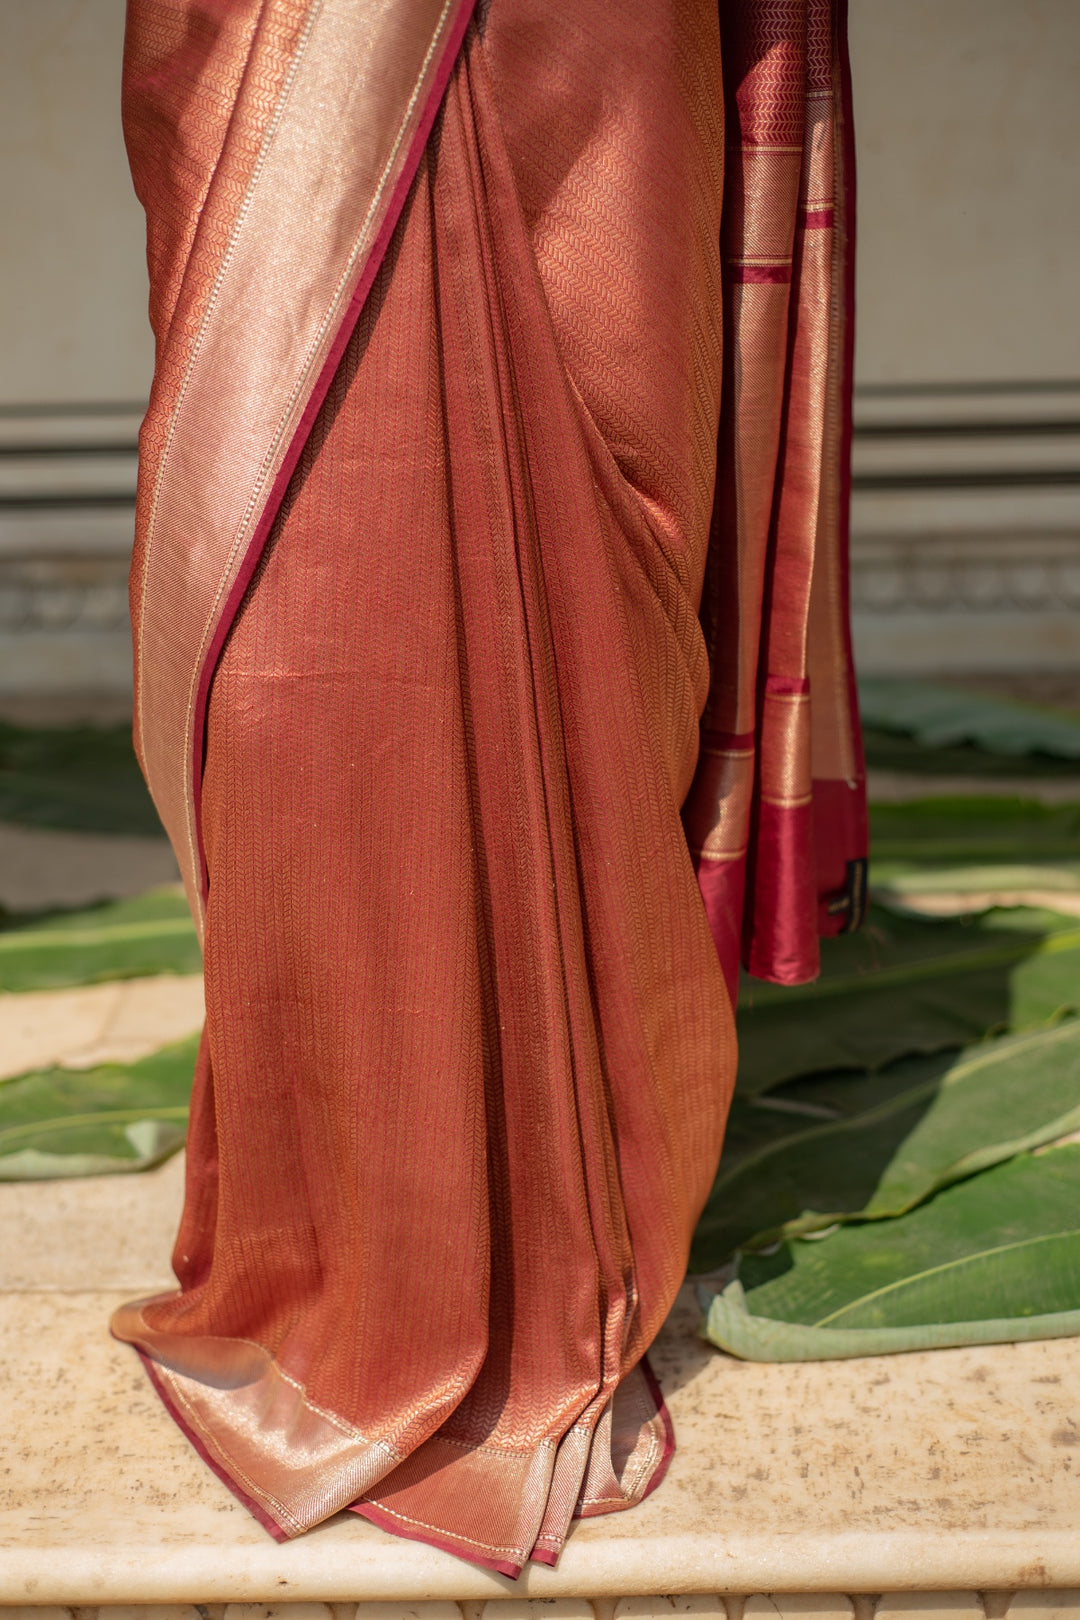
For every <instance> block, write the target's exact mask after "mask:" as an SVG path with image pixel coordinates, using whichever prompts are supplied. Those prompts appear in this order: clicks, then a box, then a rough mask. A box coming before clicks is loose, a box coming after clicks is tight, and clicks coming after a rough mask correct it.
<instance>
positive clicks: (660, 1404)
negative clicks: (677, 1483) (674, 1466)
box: [640, 1355, 675, 1502]
mask: <svg viewBox="0 0 1080 1620" xmlns="http://www.w3.org/2000/svg"><path fill="white" fill-rule="evenodd" d="M641 1370H642V1372H643V1373H644V1374H645V1382H646V1383H647V1384H648V1386H649V1393H650V1394H651V1395H652V1398H653V1400H654V1401H655V1402H656V1415H657V1417H658V1418H659V1419H660V1421H661V1423H662V1424H663V1426H664V1449H663V1451H662V1452H661V1454H660V1461H659V1462H658V1463H657V1465H656V1468H655V1469H654V1471H653V1476H652V1478H651V1479H650V1481H649V1483H648V1484H647V1485H646V1487H645V1489H644V1491H642V1493H641V1498H640V1500H641V1501H642V1502H644V1500H645V1498H646V1497H647V1496H651V1495H652V1493H653V1491H655V1490H656V1488H657V1487H658V1486H659V1485H662V1484H663V1483H664V1476H665V1475H666V1474H667V1471H668V1469H669V1468H670V1467H671V1459H672V1457H674V1455H675V1425H674V1424H673V1423H672V1421H671V1413H670V1412H669V1411H668V1405H667V1401H665V1399H664V1392H663V1390H662V1389H661V1388H660V1380H659V1378H657V1376H656V1374H655V1373H654V1372H653V1368H652V1362H651V1361H650V1360H649V1358H648V1356H647V1355H645V1356H642V1358H641Z"/></svg>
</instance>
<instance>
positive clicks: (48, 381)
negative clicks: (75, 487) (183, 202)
mask: <svg viewBox="0 0 1080 1620" xmlns="http://www.w3.org/2000/svg"><path fill="white" fill-rule="evenodd" d="M123 36H124V0H0V222H2V224H0V230H2V233H3V251H2V253H0V404H18V405H24V404H32V403H37V402H57V401H60V402H64V403H72V402H75V401H84V400H95V401H96V400H138V399H145V397H146V392H147V388H148V386H149V375H150V365H151V360H152V351H151V346H150V337H149V331H148V328H147V322H146V272H145V261H144V256H143V223H142V213H141V210H140V209H139V206H138V204H137V203H136V201H135V198H134V196H133V195H132V191H131V181H130V178H129V176H128V172H127V163H126V160H125V157H124V146H123V140H122V137H121V133H120V55H121V49H122V45H123Z"/></svg>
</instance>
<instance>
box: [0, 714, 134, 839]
mask: <svg viewBox="0 0 1080 1620" xmlns="http://www.w3.org/2000/svg"><path fill="white" fill-rule="evenodd" d="M0 821H14V822H20V823H22V824H23V825H24V826H29V827H56V828H66V829H69V830H72V831H82V832H105V833H126V834H129V835H141V836H144V837H148V838H162V837H164V833H163V831H162V827H161V822H160V821H159V819H158V814H157V811H156V810H155V809H154V805H153V801H152V799H151V798H150V795H149V793H148V792H147V789H146V784H145V782H144V781H143V779H142V773H141V772H140V770H139V766H138V761H137V760H136V758H135V751H134V749H133V747H132V744H131V727H130V725H123V726H71V727H66V728H62V729H61V728H55V727H48V728H45V727H41V728H28V727H24V726H13V725H9V724H5V723H0Z"/></svg>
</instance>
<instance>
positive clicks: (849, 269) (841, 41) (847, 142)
mask: <svg viewBox="0 0 1080 1620" xmlns="http://www.w3.org/2000/svg"><path fill="white" fill-rule="evenodd" d="M836 6H837V13H836V25H837V58H838V66H839V70H840V72H839V78H840V87H839V88H840V135H841V142H840V149H841V152H842V154H843V165H844V305H845V308H844V317H845V318H844V371H843V390H844V392H843V400H844V417H843V431H842V436H841V440H840V524H841V529H840V533H841V539H842V542H843V543H842V545H841V548H840V565H841V581H842V589H843V592H844V606H845V610H846V611H845V613H844V649H845V651H846V653H847V674H848V701H849V703H850V705H851V735H852V741H853V743H854V747H855V765H856V769H857V771H858V773H859V775H858V780H859V782H860V784H865V782H866V756H865V754H864V752H863V742H862V725H861V722H860V719H859V689H858V687H857V685H856V682H855V652H854V647H853V645H852V638H851V440H852V433H853V429H854V411H853V405H852V394H853V391H854V386H855V212H856V196H855V124H854V108H853V97H852V87H851V52H850V50H849V48H848V0H836ZM859 795H860V804H859V806H858V814H857V823H856V824H857V831H858V835H859V848H858V849H856V850H855V851H854V852H853V853H854V854H855V855H858V856H862V855H865V854H866V852H867V845H868V842H869V836H868V824H867V814H866V789H865V785H863V786H861V788H860V790H859Z"/></svg>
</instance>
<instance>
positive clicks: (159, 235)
mask: <svg viewBox="0 0 1080 1620" xmlns="http://www.w3.org/2000/svg"><path fill="white" fill-rule="evenodd" d="M842 89H843V30H842V19H840V18H839V17H838V15H837V14H836V13H835V8H830V6H829V4H828V3H827V0H821V3H819V4H816V5H815V4H809V5H808V4H805V3H803V4H798V3H794V0H793V3H791V4H777V3H772V0H770V3H766V0H754V3H739V0H728V3H725V4H722V5H721V7H720V11H719V13H718V12H717V8H716V5H715V0H712V3H706V0H627V3H626V4H624V5H621V6H619V7H611V6H607V5H604V4H602V3H600V0H558V3H554V4H553V3H551V0H492V3H491V4H490V5H489V6H485V7H481V8H480V11H479V12H478V14H477V15H476V16H475V17H472V16H471V15H470V7H469V5H468V4H467V3H464V0H463V3H460V4H455V3H454V0H447V3H446V4H445V5H443V6H441V7H440V6H439V5H438V4H435V3H428V0H424V3H421V0H398V3H397V4H396V5H395V6H392V7H389V8H387V7H381V6H377V5H375V4H374V3H372V4H370V5H369V4H368V3H367V0H249V3H237V0H230V3H229V4H225V3H224V0H220V3H218V4H210V3H209V0H202V3H196V0H131V5H130V9H129V32H128V46H127V62H126V90H125V95H126V102H125V121H126V130H127V137H128V143H129V150H130V152H131V157H132V167H133V172H134V175H135V180H136V186H137V189H138V191H139V194H140V196H141V198H142V200H143V202H144V204H145V206H146V208H147V214H148V220H149V243H150V265H151V282H152V293H151V299H152V318H153V321H154V326H155V332H156V335H157V341H158V364H157V371H156V376H155V386H154V392H153V395H152V399H151V405H150V410H149V413H148V416H147V421H146V425H145V427H144V432H143V439H142V445H141V462H140V496H139V514H138V538H137V548H136V561H135V566H134V569H133V575H132V606H133V621H134V625H135V643H136V660H137V677H136V679H137V705H138V706H137V717H136V737H137V742H138V746H139V749H140V757H141V759H142V761H143V764H144V769H145V770H146V774H147V778H148V781H149V782H150V785H151V789H152V791H153V792H154V795H155V800H156V802H157V804H158V806H159V809H160V811H161V814H162V817H163V820H164V821H165V823H166V826H167V828H168V830H169V832H170V836H171V837H172V838H173V841H174V845H175V847H176V848H177V853H178V856H179V858H180V860H181V864H182V867H183V870H184V873H185V881H186V882H187V885H188V890H189V894H190V896H191V899H192V904H193V909H194V910H195V913H196V916H197V918H198V919H199V921H200V924H202V925H204V943H205V959H206V993H207V1025H206V1033H205V1037H204V1040H203V1045H202V1051H201V1054H200V1059H199V1066H198V1072H197V1075H196V1086H195V1093H194V1096H193V1102H192V1116H191V1127H190V1132H189V1146H188V1173H187V1174H188V1179H187V1197H186V1204H185V1211H184V1216H183V1221H182V1225H181V1230H180V1233H179V1236H178V1239H177V1244H176V1250H175V1253H174V1267H175V1269H176V1273H177V1277H178V1280H179V1284H180V1286H179V1290H178V1291H177V1292H175V1293H173V1294H169V1295H165V1296H161V1297H158V1298H156V1299H153V1300H149V1301H138V1302H135V1303H133V1304H132V1305H130V1306H127V1307H125V1308H124V1309H123V1310H121V1311H120V1312H118V1313H117V1315H116V1317H115V1318H114V1322H113V1330H114V1332H115V1333H116V1334H117V1335H118V1336H119V1337H121V1338H123V1339H125V1340H128V1341H130V1342H131V1343H132V1344H134V1345H135V1346H136V1347H137V1348H138V1349H139V1350H140V1352H141V1354H142V1355H143V1358H144V1361H145V1363H146V1366H147V1369H148V1371H149V1373H150V1375H151V1377H152V1379H153V1380H154V1383H155V1385H156V1387H157V1388H158V1390H159V1392H160V1394H161V1396H162V1398H163V1399H164V1401H165V1402H166V1404H167V1405H168V1407H169V1409H170V1410H171V1411H172V1413H173V1414H174V1416H175V1417H176V1418H177V1420H178V1422H180V1424H181V1425H182V1426H183V1427H184V1429H185V1430H186V1432H187V1433H188V1434H189V1436H190V1437H191V1439H192V1440H193V1442H194V1444H195V1445H196V1446H197V1447H198V1449H199V1450H200V1452H201V1453H202V1455H203V1456H204V1457H205V1458H206V1459H207V1461H208V1462H209V1463H210V1464H211V1466H213V1467H214V1468H215V1469H216V1470H217V1471H218V1472H219V1473H220V1474H221V1475H222V1476H223V1477H224V1478H225V1479H226V1481H227V1482H228V1483H229V1484H230V1486H231V1488H232V1489H233V1490H234V1491H235V1492H236V1493H237V1494H238V1495H239V1496H240V1497H241V1498H242V1499H243V1500H244V1501H245V1502H246V1503H247V1504H248V1506H249V1507H250V1508H251V1510H252V1511H253V1512H254V1513H255V1514H256V1516H257V1517H258V1518H259V1519H260V1520H261V1521H262V1522H263V1523H264V1524H265V1525H266V1526H267V1528H268V1529H270V1530H271V1532H272V1533H274V1534H276V1535H279V1536H291V1535H295V1534H298V1533H299V1532H301V1531H303V1530H305V1529H307V1528H309V1527H310V1526H312V1525H314V1524H316V1523H318V1522H320V1521H321V1520H323V1519H325V1518H326V1517H328V1516H329V1515H331V1514H333V1513H335V1512H336V1511H338V1510H339V1509H342V1508H345V1507H352V1508H354V1509H355V1511H357V1512H358V1513H361V1514H363V1515H365V1516H367V1517H368V1518H371V1519H373V1520H375V1522H376V1523H378V1524H380V1525H383V1526H385V1527H386V1528H388V1529H392V1530H395V1531H397V1532H399V1533H401V1534H404V1535H410V1536H414V1537H418V1538H420V1539H424V1540H427V1541H430V1542H433V1543H435V1544H436V1545H439V1546H443V1547H446V1548H448V1549H450V1550H451V1551H454V1552H456V1553H459V1554H461V1555H463V1556H466V1557H468V1558H471V1559H474V1560H476V1561H477V1562H480V1563H484V1564H487V1565H490V1566H491V1567H493V1568H495V1569H498V1570H501V1571H504V1572H506V1573H508V1574H516V1573H518V1572H519V1571H520V1569H521V1567H522V1566H523V1564H524V1563H525V1562H526V1561H527V1560H528V1559H530V1558H533V1559H536V1560H540V1561H546V1562H552V1561H554V1559H555V1558H556V1557H557V1556H558V1553H559V1550H560V1548H561V1547H562V1545H563V1542H564V1540H565V1537H566V1534H567V1531H568V1528H569V1525H570V1521H571V1519H572V1517H573V1516H574V1515H575V1513H576V1514H595V1513H603V1512H610V1511H614V1510H616V1509H618V1508H622V1507H627V1506H631V1505H633V1504H634V1503H635V1502H637V1501H639V1500H640V1499H641V1498H642V1497H643V1496H644V1495H645V1494H647V1492H648V1491H649V1490H650V1489H652V1488H653V1487H654V1486H655V1485H656V1484H657V1483H658V1482H659V1480H660V1478H661V1477H662V1475H663V1471H664V1469H665V1467H666V1466H667V1462H668V1459H669V1457H670V1455H671V1451H672V1444H673V1442H672V1435H671V1430H670V1424H669V1422H668V1419H667V1414H666V1412H665V1410H664V1407H663V1404H662V1401H661V1400H660V1397H659V1392H658V1390H657V1389H656V1387H655V1384H654V1383H653V1381H652V1379H651V1375H650V1374H649V1371H648V1364H647V1361H646V1360H645V1352H646V1350H647V1348H648V1345H649V1343H650V1342H651V1340H652V1338H653V1337H654V1336H655V1334H656V1332H657V1330H658V1328H659V1326H660V1324H661V1322H662V1321H663V1318H664V1316H665V1314H666V1313H667V1311H668V1309H669V1308H670V1305H671V1302H672V1300H673V1298H674V1295H675V1292H676V1290H677V1288H678V1286H679V1283H680V1281H681V1278H682V1274H683V1271H684V1268H685V1264H686V1256H687V1252H688V1247H689V1242H690V1237H691V1234H692V1231H693V1227H694V1223H695V1221H696V1218H697V1215H698V1213H699V1211H700V1209H701V1207H702V1204H703V1203H704V1200H705V1198H706V1196H707V1194H708V1191H709V1187H710V1184H711V1181H712V1178H713V1175H714V1173H715V1167H716V1163H717V1159H718V1157H719V1151H720V1145H721V1139H722V1135H723V1126H724V1119H725V1114H726V1109H727V1103H728V1099H729V1096H730V1090H731V1086H732V1083H733V1077H734V1066H735V1048H734V1037H733V1026H732V1006H731V1002H732V998H731V994H730V992H729V988H728V987H729V985H730V984H732V983H733V981H734V976H735V973H736V971H737V963H738V949H739V940H740V937H743V936H745V942H746V950H747V953H748V960H749V964H750V966H751V967H752V968H753V969H754V971H758V972H766V973H767V974H768V975H769V976H772V977H778V978H792V977H799V976H804V977H805V976H808V975H810V974H812V973H813V971H814V968H815V951H816V923H817V922H819V921H821V920H824V923H825V926H826V927H829V928H835V927H838V926H846V925H850V924H851V923H852V922H853V921H855V920H856V914H857V910H858V884H857V873H858V871H859V860H860V857H861V856H862V854H863V849H862V843H861V826H860V821H859V815H860V810H859V806H860V804H861V788H860V769H859V760H858V740H857V731H856V727H855V720H854V711H853V708H852V704H851V681H850V667H849V656H848V647H847V641H846V635H847V630H846V624H847V617H846V581H845V576H844V542H845V535H844V529H843V508H844V491H843V487H842V486H843V462H844V454H845V443H844V435H845V426H844V423H845V409H844V400H845V389H846V386H847V384H846V380H845V379H846V376H847V370H848V366H849V358H850V350H849V339H848V331H849V321H848V304H849V288H848V281H847V274H848V270H847V261H848V255H847V240H848V236H849V230H848V225H847V223H845V221H846V220H847V217H848V216H847V215H846V214H845V209H846V207H847V206H848V205H847V203H846V202H845V201H844V198H845V197H846V193H844V192H843V188H842V187H841V188H840V189H839V190H838V181H839V180H842V178H843V173H844V162H843V140H842V139H841V136H842V134H843V133H844V131H845V130H846V112H845V110H844V109H845V102H844V99H843V95H842ZM725 147H726V148H727V159H726V161H727V178H726V180H725V174H724V168H725ZM733 177H734V178H733ZM819 684H820V689H821V702H820V704H819V701H818V690H819ZM702 727H704V732H703V733H702V730H701V728H702ZM699 756H700V762H699ZM695 772H696V775H695ZM815 777H816V778H817V780H816V781H815V780H814V778H815ZM684 806H685V812H686V825H685V828H684V824H683V820H682V813H683V810H684ZM815 812H816V813H817V814H818V826H817V831H816V833H815V830H814V824H813V819H812V818H813V814H814V813H815ZM815 838H816V842H815ZM745 896H748V897H749V899H748V900H747V899H745V898H744V897H745ZM703 897H704V901H705V903H704V905H703V903H702V901H703ZM819 911H820V912H821V917H820V918H819V916H818V913H819ZM710 925H711V927H710Z"/></svg>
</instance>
